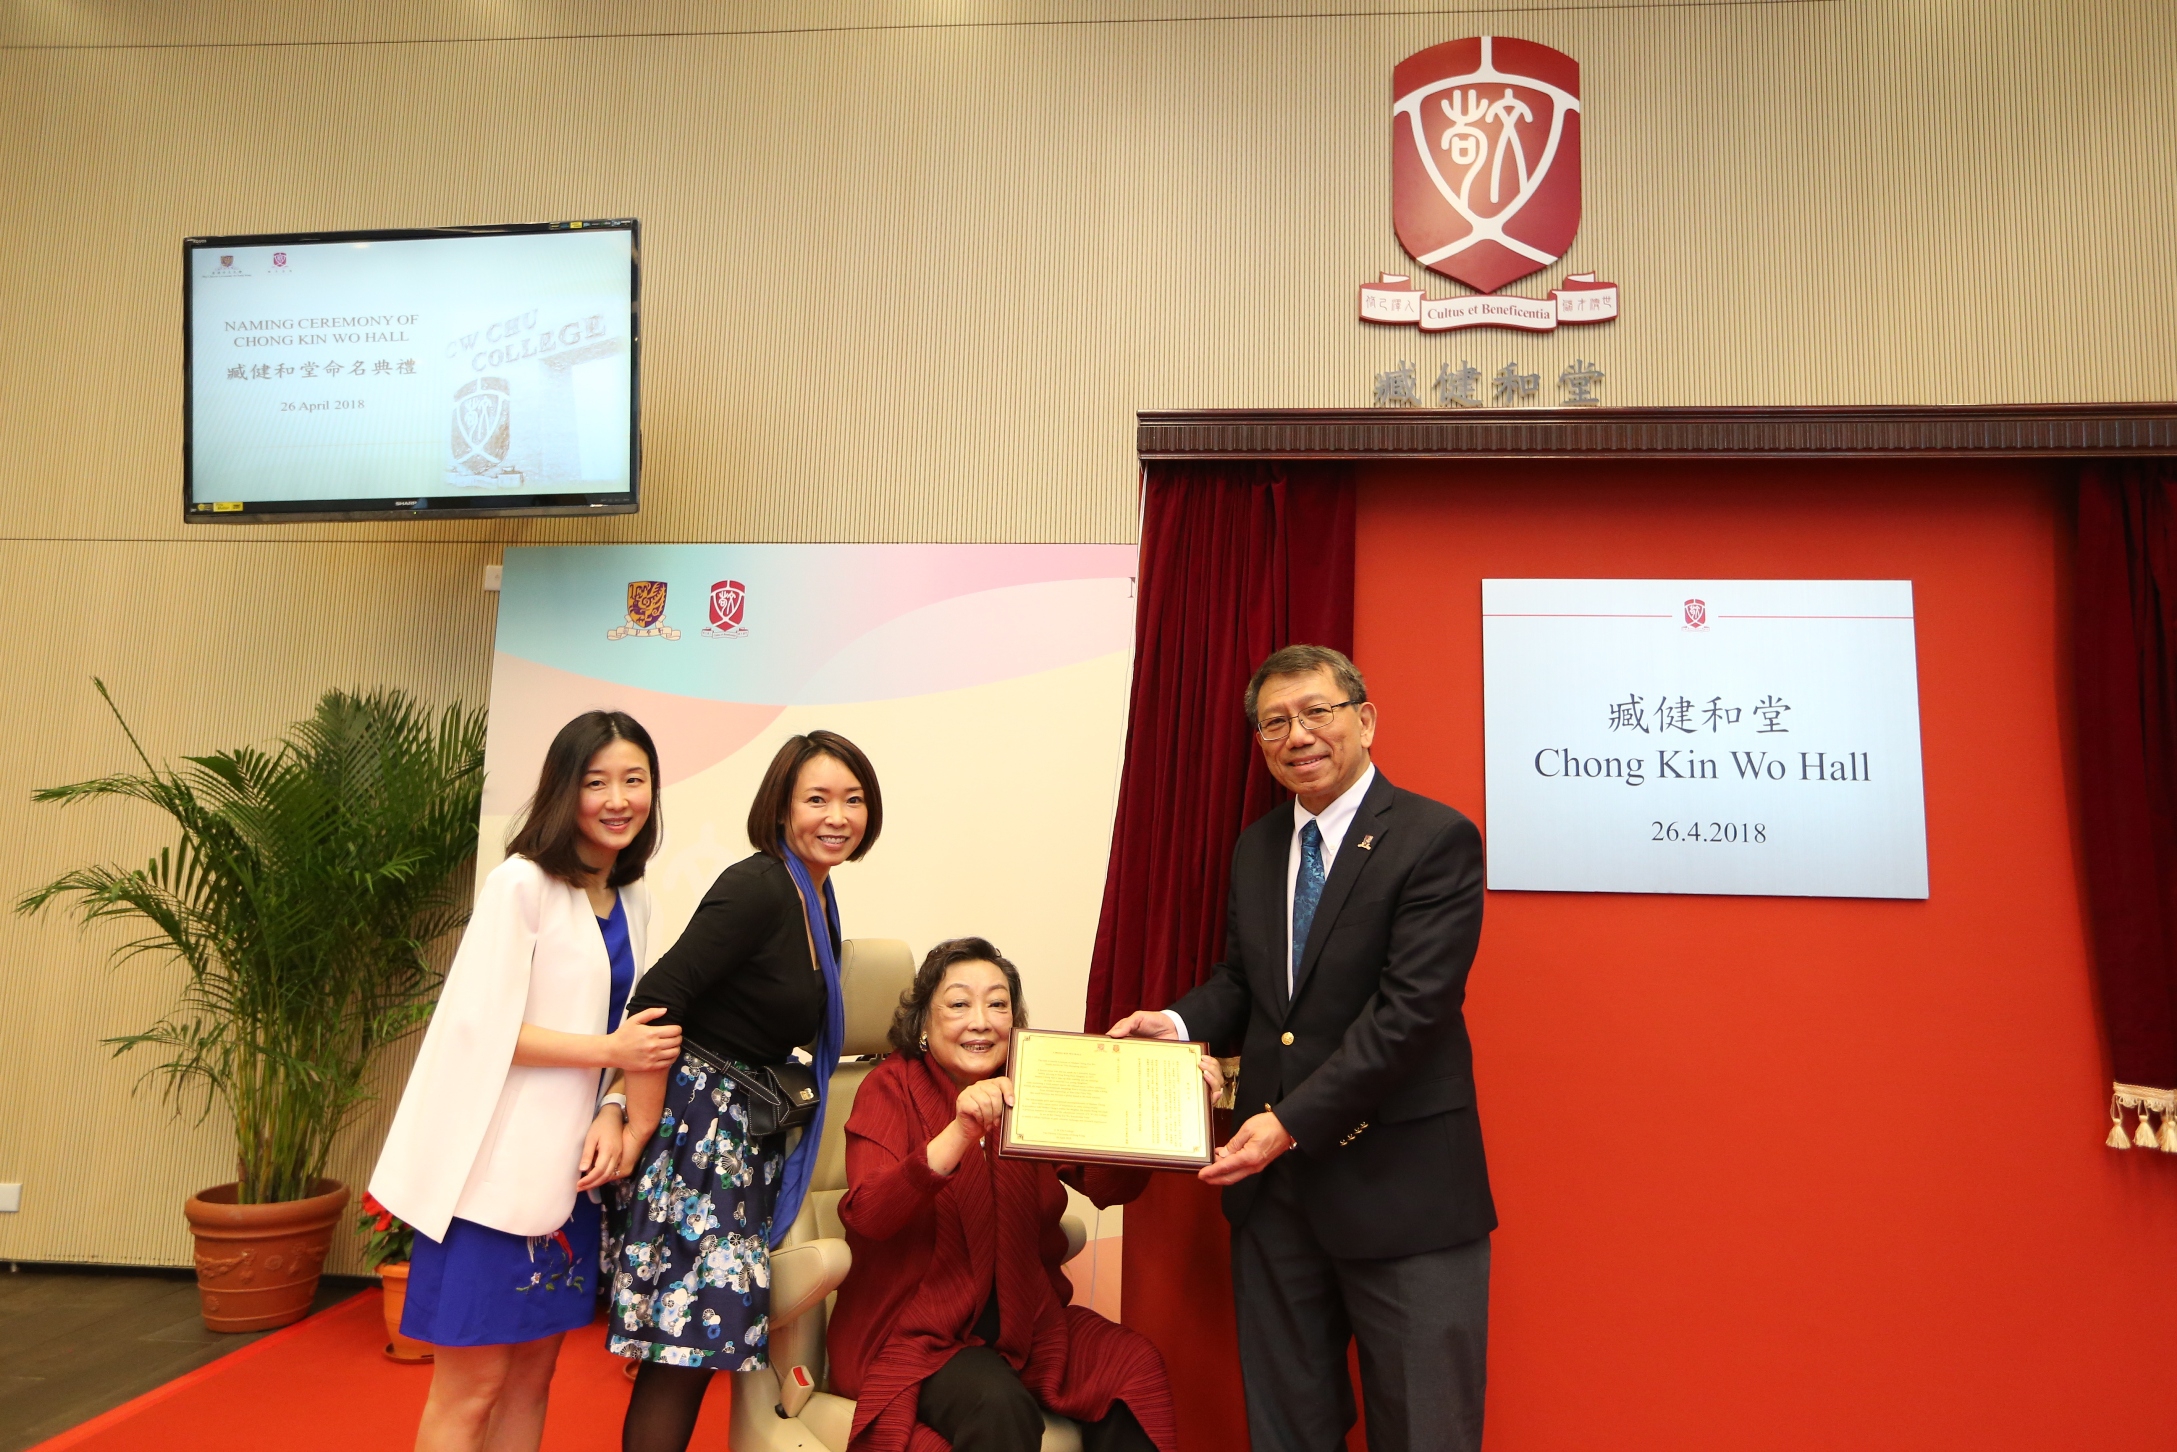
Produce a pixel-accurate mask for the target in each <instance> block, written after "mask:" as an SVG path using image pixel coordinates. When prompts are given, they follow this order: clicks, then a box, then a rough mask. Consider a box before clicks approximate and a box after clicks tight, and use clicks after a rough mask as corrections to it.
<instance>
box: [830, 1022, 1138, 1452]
mask: <svg viewBox="0 0 2177 1452" xmlns="http://www.w3.org/2000/svg"><path fill="white" fill-rule="evenodd" d="M957 1098H958V1094H957V1091H955V1090H954V1088H953V1086H952V1083H951V1081H950V1080H948V1079H947V1078H945V1076H944V1074H943V1073H942V1072H941V1071H940V1070H939V1069H938V1068H937V1066H936V1065H935V1064H933V1063H931V1062H930V1061H929V1059H928V1058H927V1057H925V1058H919V1059H914V1058H909V1057H907V1056H906V1055H904V1054H894V1055H893V1056H892V1057H891V1058H889V1059H887V1060H885V1061H884V1062H883V1063H881V1064H879V1065H878V1066H877V1067H876V1068H875V1069H873V1070H871V1071H870V1074H869V1077H868V1078H867V1079H865V1080H863V1081H862V1088H861V1092H860V1093H859V1094H857V1095H856V1096H855V1100H854V1113H853V1114H852V1115H850V1116H849V1117H848V1119H847V1186H848V1189H847V1193H846V1196H845V1198H844V1199H842V1200H841V1201H840V1204H839V1218H840V1219H841V1220H842V1221H843V1222H845V1225H846V1232H847V1244H848V1245H849V1246H850V1247H851V1248H852V1249H853V1251H854V1267H853V1269H852V1270H851V1271H849V1272H848V1274H847V1279H846V1282H845V1284H843V1285H841V1286H840V1288H839V1299H838V1302H837V1309H836V1310H835V1311H834V1312H833V1314H832V1318H831V1327H830V1334H829V1337H828V1340H829V1343H830V1361H831V1384H832V1390H833V1391H835V1392H837V1393H838V1394H839V1395H841V1396H846V1397H852V1398H854V1399H855V1408H854V1431H853V1441H852V1443H851V1444H850V1445H851V1447H852V1452H949V1444H948V1443H947V1442H946V1441H945V1439H944V1438H943V1437H941V1436H939V1435H938V1434H937V1433H936V1432H935V1431H933V1430H931V1429H930V1428H929V1427H927V1426H925V1425H923V1424H922V1423H921V1422H918V1421H917V1420H916V1419H915V1411H916V1407H917V1405H918V1403H919V1400H920V1398H921V1394H922V1382H923V1379H924V1378H925V1377H927V1376H929V1375H930V1374H931V1373H932V1372H934V1371H936V1370H937V1369H938V1368H939V1367H942V1366H943V1365H944V1364H945V1363H946V1361H947V1360H949V1359H950V1358H951V1356H952V1354H953V1353H954V1352H955V1351H957V1350H959V1349H960V1348H961V1347H963V1346H979V1345H981V1344H982V1342H981V1341H980V1340H978V1339H976V1338H975V1337H974V1336H973V1335H971V1328H972V1327H973V1326H974V1324H975V1320H976V1316H977V1314H978V1313H979V1312H980V1311H981V1310H982V1308H983V1305H984V1302H985V1301H987V1300H988V1299H989V1296H990V1292H991V1287H992V1285H993V1284H995V1285H996V1287H997V1293H998V1344H997V1347H996V1348H995V1349H996V1350H997V1352H998V1353H999V1355H1001V1356H1003V1357H1004V1358H1005V1360H1006V1362H1007V1364H1008V1365H1010V1366H1011V1367H1012V1368H1013V1369H1014V1370H1015V1371H1016V1372H1018V1373H1019V1375H1020V1379H1021V1381H1022V1383H1023V1384H1024V1385H1025V1386H1026V1387H1027V1388H1028V1390H1029V1391H1030V1392H1031V1393H1032V1394H1033V1395H1034V1396H1035V1399H1036V1401H1037V1402H1038V1403H1040V1404H1041V1405H1042V1406H1043V1407H1044V1408H1045V1409H1046V1410H1048V1411H1053V1412H1056V1413H1058V1414H1059V1415H1061V1416H1067V1417H1074V1418H1077V1419H1080V1420H1085V1421H1095V1420H1098V1419H1100V1418H1102V1417H1103V1416H1105V1415H1106V1414H1107V1413H1108V1412H1109V1411H1110V1410H1111V1404H1112V1402H1113V1401H1124V1402H1125V1403H1126V1405H1127V1407H1128V1409H1129V1410H1131V1411H1132V1412H1133V1414H1134V1417H1135V1420H1137V1421H1139V1422H1140V1423H1141V1427H1142V1430H1143V1431H1144V1432H1147V1433H1148V1434H1149V1438H1150V1440H1151V1441H1153V1442H1155V1443H1156V1444H1157V1446H1158V1448H1160V1449H1161V1452H1174V1449H1175V1448H1176V1447H1177V1446H1178V1433H1177V1429H1176V1424H1175V1422H1174V1418H1173V1412H1172V1393H1171V1386H1170V1384H1169V1383H1168V1382H1167V1381H1166V1379H1165V1373H1164V1359H1163V1358H1162V1357H1160V1356H1159V1355H1157V1351H1156V1348H1155V1347H1153V1346H1151V1345H1150V1344H1149V1342H1148V1340H1147V1338H1145V1337H1143V1336H1142V1335H1141V1334H1140V1333H1139V1332H1135V1331H1130V1330H1128V1329H1127V1328H1126V1327H1124V1326H1120V1325H1117V1324H1115V1323H1113V1322H1111V1321H1107V1320H1105V1319H1104V1318H1103V1317H1102V1316H1099V1315H1098V1314H1096V1312H1094V1311H1091V1310H1089V1309H1088V1308H1087V1307H1086V1306H1071V1305H1068V1304H1067V1302H1068V1301H1069V1300H1071V1299H1072V1296H1073V1285H1072V1283H1071V1282H1070V1281H1068V1280H1067V1278H1066V1273H1065V1271H1064V1270H1062V1269H1061V1268H1060V1265H1061V1262H1062V1261H1063V1259H1064V1257H1065V1254H1066V1235H1065V1232H1064V1230H1062V1229H1061V1228H1060V1226H1059V1218H1060V1216H1061V1215H1062V1214H1063V1212H1064V1211H1065V1208H1066V1192H1065V1190H1064V1189H1063V1188H1061V1186H1060V1184H1059V1175H1058V1171H1057V1170H1056V1169H1055V1168H1054V1167H1053V1166H1051V1165H1049V1164H1045V1163H1043V1162H1041V1161H1034V1160H1009V1159H1000V1158H999V1157H998V1155H997V1145H996V1140H997V1136H995V1135H992V1136H991V1137H990V1139H989V1140H988V1141H986V1142H985V1144H984V1147H983V1152H982V1153H980V1154H976V1153H972V1152H971V1153H969V1154H968V1155H967V1156H965V1157H964V1158H963V1159H962V1160H961V1162H960V1163H959V1165H958V1166H957V1167H955V1168H954V1170H953V1172H952V1173H951V1174H950V1175H942V1176H941V1175H937V1174H933V1173H932V1172H931V1170H930V1165H929V1161H928V1159H927V1158H926V1157H925V1154H926V1150H927V1147H928V1145H929V1142H930V1141H931V1140H932V1139H935V1138H936V1137H937V1135H938V1134H939V1133H940V1132H941V1131H942V1130H943V1129H944V1128H945V1126H946V1125H948V1124H950V1123H951V1122H952V1120H953V1117H954V1103H955V1101H956V1100H957ZM1067 1178H1068V1179H1069V1180H1073V1181H1074V1182H1075V1183H1076V1186H1077V1188H1079V1189H1080V1190H1081V1192H1082V1193H1083V1194H1085V1195H1087V1196H1088V1197H1089V1198H1090V1199H1091V1200H1093V1201H1095V1202H1096V1203H1097V1204H1098V1205H1113V1204H1117V1203H1119V1202H1121V1201H1123V1200H1131V1199H1132V1198H1134V1196H1136V1195H1138V1194H1140V1193H1141V1190H1142V1187H1143V1186H1144V1185H1146V1184H1147V1183H1148V1172H1147V1171H1142V1170H1114V1169H1106V1168H1101V1167H1091V1168H1089V1169H1087V1170H1085V1171H1078V1172H1077V1171H1069V1172H1068V1175H1067Z"/></svg>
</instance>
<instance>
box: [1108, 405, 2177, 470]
mask: <svg viewBox="0 0 2177 1452" xmlns="http://www.w3.org/2000/svg"><path fill="white" fill-rule="evenodd" d="M1136 417H1137V419H1138V421H1139V425H1138V432H1137V447H1138V448H1139V450H1140V454H1141V457H1142V458H1143V459H1145V460H1168V459H1751V458H1761V459H1779V458H1782V459H1792V458H1804V459H1903V458H1926V459H1954V458H1966V457H1982V456H1989V455H2006V456H2010V457H2014V458H2079V457H2097V456H2101V457H2106V456H2121V455H2127V454H2177V403H2051V404H1967V405H1962V406H1958V407H1930V406H1920V405H1911V406H1904V407H1882V408H1497V409H1491V408H1476V409H1440V408H1406V409H1398V408H1284V409H1279V408H1264V409H1198V410H1182V411H1173V412H1168V413H1142V414H1138V415H1136Z"/></svg>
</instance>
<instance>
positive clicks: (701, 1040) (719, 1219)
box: [610, 731, 884, 1452]
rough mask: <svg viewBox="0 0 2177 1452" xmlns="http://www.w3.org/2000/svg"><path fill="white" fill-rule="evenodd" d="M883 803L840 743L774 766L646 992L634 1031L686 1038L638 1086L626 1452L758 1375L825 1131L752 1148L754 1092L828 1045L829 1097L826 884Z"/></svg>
mask: <svg viewBox="0 0 2177 1452" xmlns="http://www.w3.org/2000/svg"><path fill="white" fill-rule="evenodd" d="M883 821H884V809H883V802H882V799H881V798H880V796H879V795H878V790H877V776H876V773H875V771H874V770H872V769H871V767H870V764H869V758H868V757H866V756H864V755H863V754H862V752H861V750H860V748H858V747H856V746H855V745H854V743H853V742H851V741H848V740H847V739H846V738H845V737H843V736H840V735H838V734H836V733H834V732H830V731H812V732H810V733H809V734H808V735H806V736H796V737H793V738H792V739H790V740H789V741H787V743H786V744H785V745H784V746H782V747H780V748H779V753H778V755H777V756H776V757H774V758H773V759H772V762H771V767H770V769H769V770H768V771H767V772H765V774H764V780H763V785H762V786H760V787H759V788H757V791H756V800H755V802H754V803H753V804H752V805H751V806H750V808H749V814H748V836H749V841H750V842H751V843H752V844H753V845H754V846H755V848H756V849H757V850H756V854H755V855H754V856H752V857H749V858H746V859H744V860H742V861H740V862H736V863H735V864H734V865H733V866H731V867H729V868H727V869H726V870H725V871H724V872H722V873H720V874H719V875H718V880H717V881H716V882H714V883H712V884H711V889H710V891H709V892H707V893H705V894H704V895H703V901H702V902H701V903H700V904H699V905H698V906H697V908H696V910H695V916H694V917H693V918H691V919H690V920H689V922H688V926H687V928H686V929H685V930H684V931H683V932H682V933H681V935H680V939H679V941H678V942H676V943H674V944H673V946H672V948H671V949H670V950H669V951H667V952H666V954H665V955H664V956H663V957H661V958H659V959H658V961H657V963H656V966H654V967H653V968H651V970H650V971H649V972H648V973H647V974H645V975H644V976H643V979H642V982H641V984H640V985H639V987H638V990H637V992H636V994H635V996H634V998H632V999H631V1000H630V1001H629V1003H628V1011H629V1012H630V1013H636V1012H640V1011H641V1010H643V1009H647V1008H662V1009H664V1010H665V1012H664V1014H663V1015H661V1016H660V1017H659V1019H658V1020H657V1022H658V1024H659V1025H660V1026H663V1025H666V1024H671V1025H674V1026H677V1027H678V1028H679V1029H680V1030H681V1033H682V1041H681V1044H682V1046H681V1056H680V1061H679V1062H678V1063H677V1064H675V1065H674V1067H673V1069H672V1071H671V1072H670V1073H669V1074H668V1073H666V1072H664V1071H657V1072H652V1073H630V1074H628V1076H627V1100H628V1104H627V1113H628V1127H627V1134H628V1143H627V1145H626V1146H625V1148H624V1152H623V1154H622V1157H621V1163H622V1164H627V1165H631V1166H633V1167H634V1168H633V1174H634V1178H633V1179H632V1180H631V1181H629V1182H627V1184H626V1185H625V1187H624V1188H623V1190H622V1192H621V1196H620V1200H621V1204H622V1205H623V1207H624V1208H625V1212H626V1217H627V1225H626V1231H625V1234H624V1237H623V1239H622V1240H621V1242H620V1245H619V1248H618V1250H617V1252H616V1254H615V1255H614V1260H613V1268H612V1331H611V1338H610V1345H611V1348H612V1350H613V1351H615V1352H617V1353H618V1354H620V1355H622V1356H627V1357H633V1358H636V1359H638V1360H639V1361H640V1362H641V1363H642V1364H641V1368H640V1370H639V1371H638V1372H637V1374H636V1377H635V1391H634V1395H633V1397H632V1398H631V1399H630V1400H629V1402H628V1408H627V1422H626V1424H625V1426H624V1428H623V1429H622V1432H621V1446H622V1448H623V1449H624V1452H683V1449H685V1448H686V1447H687V1445H688V1438H689V1435H690V1434H691V1433H692V1432H693V1431H694V1430H695V1421H696V1415H697V1413H698V1412H699V1411H700V1410H701V1407H702V1402H703V1393H704V1391H705V1390H706V1389H707V1387H708V1385H709V1382H710V1376H711V1372H712V1371H714V1370H716V1369H718V1368H720V1367H724V1368H725V1369H727V1370H729V1371H755V1370H761V1369H762V1368H763V1367H764V1366H766V1365H767V1364H768V1362H767V1359H766V1357H767V1351H766V1342H767V1333H768V1330H769V1322H770V1299H771V1297H770V1284H771V1273H770V1245H771V1241H772V1239H773V1238H774V1234H776V1235H778V1236H783V1235H784V1233H785V1232H786V1230H787V1229H788V1228H789V1227H790V1226H791V1225H792V1224H793V1218H794V1215H795V1213H796V1212H797V1211H798V1210H799V1208H800V1204H801V1197H802V1194H803V1192H804V1191H805V1190H806V1188H807V1185H808V1172H809V1168H810V1167H811V1165H812V1164H813V1162H814V1159H815V1150H816V1145H817V1141H818V1137H819V1135H820V1134H821V1132H822V1128H823V1122H824V1121H823V1114H822V1110H821V1108H820V1109H819V1112H818V1116H817V1118H816V1120H815V1121H814V1122H813V1123H811V1124H809V1125H807V1126H806V1127H805V1128H804V1130H803V1138H802V1140H801V1141H800V1142H799V1144H798V1145H797V1148H796V1150H795V1152H794V1153H793V1154H792V1155H791V1156H789V1155H788V1152H787V1136H786V1135H785V1134H773V1135H768V1136H763V1137H758V1136H756V1135H753V1134H752V1133H750V1130H749V1094H748V1091H747V1090H746V1089H745V1088H743V1087H742V1086H741V1085H740V1084H738V1083H736V1082H735V1080H734V1078H733V1077H732V1076H731V1075H729V1074H728V1073H727V1072H726V1068H727V1065H728V1064H729V1063H730V1064H731V1065H732V1066H733V1067H734V1068H735V1069H736V1070H737V1071H738V1072H740V1073H742V1074H744V1075H748V1074H753V1073H756V1072H758V1071H760V1070H761V1069H762V1068H763V1067H764V1066H766V1065H773V1064H780V1063H784V1062H785V1061H786V1060H787V1059H789V1058H790V1057H791V1056H792V1055H793V1052H794V1050H795V1048H796V1047H798V1046H801V1045H806V1044H811V1043H813V1044H815V1045H816V1055H815V1057H816V1063H815V1065H814V1071H815V1075H816V1081H817V1084H818V1085H819V1087H820V1088H821V1087H824V1086H826V1084H827V1081H828V1080H829V1079H830V1071H831V1067H832V1064H833V1063H836V1062H837V1059H838V1053H839V1039H840V1037H841V1024H842V1016H841V1009H840V1006H839V1004H838V1003H837V1002H836V1001H835V997H836V994H835V991H834V989H832V988H828V987H827V984H831V985H836V983H837V981H838V953H839V915H838V908H837V905H836V903H835V902H834V901H833V898H832V891H831V884H830V873H831V869H832V868H834V867H836V866H838V865H839V864H840V863H842V862H852V861H854V860H855V859H857V858H859V857H860V856H861V855H862V854H863V853H865V852H867V851H868V850H869V849H870V847H871V846H873V845H874V844H875V843H876V840H877V832H878V829H879V828H880V827H881V826H882V825H883Z"/></svg>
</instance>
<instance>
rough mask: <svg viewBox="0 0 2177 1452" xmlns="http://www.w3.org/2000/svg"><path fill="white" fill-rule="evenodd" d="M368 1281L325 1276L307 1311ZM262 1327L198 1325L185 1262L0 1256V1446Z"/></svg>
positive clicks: (210, 1355) (37, 1438)
mask: <svg viewBox="0 0 2177 1452" xmlns="http://www.w3.org/2000/svg"><path fill="white" fill-rule="evenodd" d="M366 1284H368V1283H367V1282H365V1281H362V1280H359V1279H350V1278H345V1277H342V1278H339V1279H335V1278H334V1277H331V1276H328V1277H326V1278H325V1279H324V1280H323V1281H321V1282H319V1284H318V1293H317V1304H316V1309H317V1310H320V1311H322V1310H324V1309H325V1308H326V1307H327V1306H332V1305H337V1304H338V1303H340V1302H341V1301H344V1300H346V1299H347V1298H348V1297H350V1296H352V1295H354V1294H355V1293H356V1292H357V1291H360V1290H361V1289H363V1287H364V1286H365V1285H366ZM264 1334H266V1333H264V1332H243V1333H238V1334H236V1333H222V1332H216V1331H207V1330H205V1329H204V1323H203V1321H201V1320H200V1319H198V1316H197V1284H196V1278H195V1276H194V1275H192V1274H191V1273H190V1272H188V1271H120V1270H106V1269H77V1268H71V1267H63V1266H46V1265H41V1266H29V1265H25V1266H22V1267H20V1268H13V1267H9V1266H6V1265H0V1452H22V1449H23V1448H26V1447H34V1446H36V1445H37V1444H38V1443H40V1442H42V1441H44V1440H45V1439H46V1438H48V1437H54V1436H58V1435H59V1434H60V1433H62V1432H65V1431H67V1430H68V1429H69V1428H70V1427H73V1426H75V1425H76V1424H77V1423H78V1422H86V1421H89V1420H90V1419H91V1418H92V1417H95V1416H97V1415H98V1414H99V1413H100V1412H103V1411H105V1410H107V1409H108V1408H110V1407H117V1406H119V1405H120V1404H121V1403H123V1402H125V1401H127V1400H128V1399H129V1398H131V1397H135V1396H141V1395H142V1394H143V1393H145V1392H147V1391H150V1390H151V1389H152V1388H153V1387H155V1386H158V1385H160V1384H161V1383H163V1382H168V1381H171V1380H173V1379H174V1378H175V1377H177V1376H180V1375H182V1374H183V1373H184V1372H189V1371H194V1370H195V1369H196V1368H198V1367H200V1366H202V1365H204V1364H205V1363H206V1362H208V1361H216V1360H217V1359H218V1358H220V1357H222V1356H224V1355H226V1354H227V1353H228V1352H230V1351H233V1350H235V1349H236V1348H238V1347H243V1346H247V1345H249V1343H250V1342H252V1341H255V1340H256V1339H257V1338H258V1337H259V1336H261V1335H264Z"/></svg>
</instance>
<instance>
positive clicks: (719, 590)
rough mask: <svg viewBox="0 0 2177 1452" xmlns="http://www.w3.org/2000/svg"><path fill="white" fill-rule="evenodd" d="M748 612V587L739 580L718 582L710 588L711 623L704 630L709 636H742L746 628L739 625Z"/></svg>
mask: <svg viewBox="0 0 2177 1452" xmlns="http://www.w3.org/2000/svg"><path fill="white" fill-rule="evenodd" d="M747 612H748V587H747V586H746V585H744V584H742V583H741V582H740V581H739V580H719V581H717V582H716V583H714V584H713V585H712V586H711V623H710V624H709V625H708V626H707V627H706V628H705V633H706V634H709V635H743V634H746V633H747V630H748V627H747V626H745V625H743V624H742V623H741V619H742V617H743V616H744V615H745V614H747Z"/></svg>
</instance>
